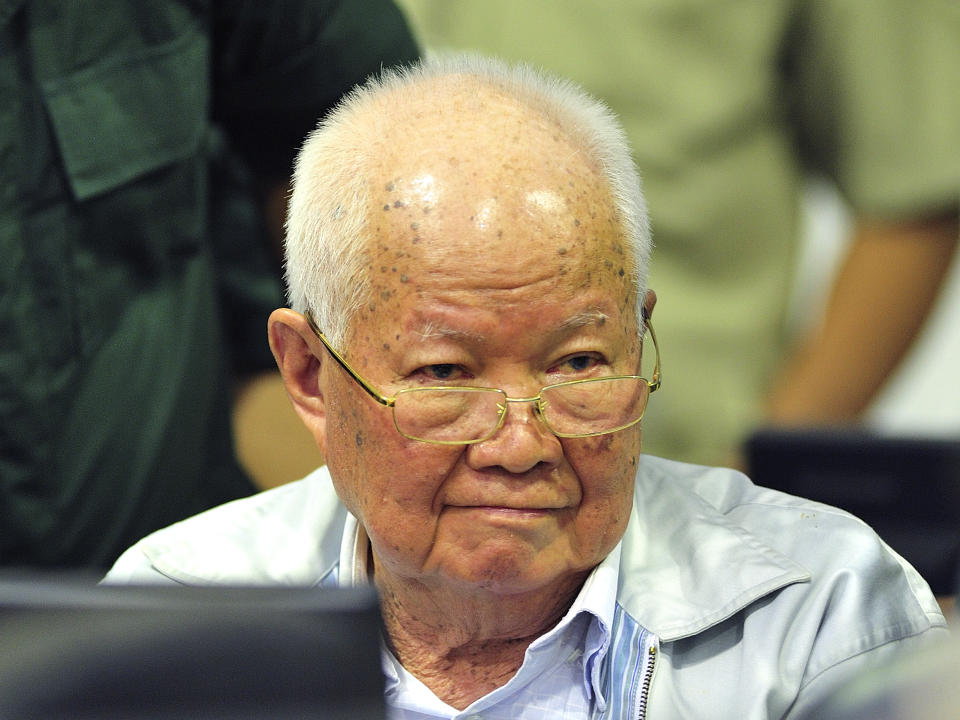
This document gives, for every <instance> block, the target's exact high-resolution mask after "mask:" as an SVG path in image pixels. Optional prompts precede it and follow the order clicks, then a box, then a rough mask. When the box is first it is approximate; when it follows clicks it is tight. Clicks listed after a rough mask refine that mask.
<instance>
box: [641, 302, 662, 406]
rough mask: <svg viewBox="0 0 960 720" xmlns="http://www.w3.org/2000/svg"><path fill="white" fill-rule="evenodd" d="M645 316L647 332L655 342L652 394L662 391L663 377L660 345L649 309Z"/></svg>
mask: <svg viewBox="0 0 960 720" xmlns="http://www.w3.org/2000/svg"><path fill="white" fill-rule="evenodd" d="M641 314H642V315H643V324H644V325H645V326H646V328H647V332H649V333H650V339H651V340H653V353H654V362H653V377H652V378H650V381H649V385H650V392H656V391H657V390H659V389H660V382H661V375H660V345H659V344H658V343H657V334H656V333H655V332H654V331H653V325H652V324H651V322H650V316H649V315H648V314H647V309H646V308H643V311H642V313H641Z"/></svg>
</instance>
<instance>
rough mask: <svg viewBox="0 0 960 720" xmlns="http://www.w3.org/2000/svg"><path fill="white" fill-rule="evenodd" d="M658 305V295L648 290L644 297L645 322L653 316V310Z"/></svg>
mask: <svg viewBox="0 0 960 720" xmlns="http://www.w3.org/2000/svg"><path fill="white" fill-rule="evenodd" d="M656 304H657V294H656V293H655V292H654V291H653V290H647V294H646V295H644V296H643V320H644V322H646V320H647V318H649V317H652V316H653V308H654V306H655V305H656Z"/></svg>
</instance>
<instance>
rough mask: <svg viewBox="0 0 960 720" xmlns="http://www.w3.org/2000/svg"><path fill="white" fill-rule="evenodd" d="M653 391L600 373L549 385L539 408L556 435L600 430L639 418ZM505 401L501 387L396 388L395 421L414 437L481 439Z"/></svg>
mask: <svg viewBox="0 0 960 720" xmlns="http://www.w3.org/2000/svg"><path fill="white" fill-rule="evenodd" d="M649 394H650V387H649V385H648V384H647V382H646V381H645V380H643V379H642V378H633V377H626V378H602V379H597V380H588V381H584V382H576V383H570V384H565V385H556V386H553V387H548V388H545V389H544V390H543V392H542V393H541V401H540V403H539V409H540V412H541V414H542V416H543V419H544V421H545V422H546V424H547V425H548V427H550V429H551V430H553V432H555V433H557V434H558V435H571V436H575V435H596V434H602V433H607V432H614V431H616V430H620V429H623V428H625V427H628V426H630V425H632V424H634V423H635V422H637V421H638V420H639V419H640V417H641V416H642V415H643V410H644V408H645V407H646V401H647V397H648V396H649ZM506 405H507V402H506V395H505V393H503V391H501V390H495V389H484V388H457V387H445V388H412V389H409V390H404V391H402V392H400V393H398V395H397V397H396V403H395V405H394V420H395V422H396V425H397V430H399V431H400V432H401V433H402V434H403V435H405V436H407V437H409V438H413V439H416V440H425V441H428V442H440V443H469V442H477V441H480V440H483V439H485V438H487V437H489V436H490V435H492V434H493V433H494V432H495V431H496V429H497V427H498V426H499V424H500V418H501V415H502V414H503V413H504V412H506Z"/></svg>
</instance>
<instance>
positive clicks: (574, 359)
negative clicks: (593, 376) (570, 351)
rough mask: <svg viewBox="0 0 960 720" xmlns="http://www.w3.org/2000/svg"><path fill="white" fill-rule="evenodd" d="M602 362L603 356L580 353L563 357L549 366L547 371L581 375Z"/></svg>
mask: <svg viewBox="0 0 960 720" xmlns="http://www.w3.org/2000/svg"><path fill="white" fill-rule="evenodd" d="M603 362H604V360H603V358H602V357H600V356H599V355H595V354H587V353H581V354H579V355H570V356H569V357H565V358H564V359H563V360H561V361H560V362H558V363H557V364H556V365H554V366H553V367H551V368H550V370H548V372H550V373H553V374H557V373H559V374H562V375H583V374H586V373H588V372H590V371H591V370H593V369H594V368H596V367H597V366H599V365H601V364H603Z"/></svg>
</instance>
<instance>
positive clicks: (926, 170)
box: [400, 0, 960, 464]
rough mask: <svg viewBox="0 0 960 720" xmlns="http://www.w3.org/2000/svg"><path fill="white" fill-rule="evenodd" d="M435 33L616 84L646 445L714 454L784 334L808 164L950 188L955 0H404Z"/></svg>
mask: <svg viewBox="0 0 960 720" xmlns="http://www.w3.org/2000/svg"><path fill="white" fill-rule="evenodd" d="M400 4H401V6H402V7H404V8H405V9H406V10H407V11H408V17H409V18H410V19H411V22H412V24H413V26H414V30H415V32H418V33H419V35H420V39H421V41H422V42H423V44H424V45H425V46H427V47H428V48H430V49H447V48H458V49H464V48H467V49H472V50H477V51H480V52H485V53H492V54H497V55H501V56H503V57H507V58H512V59H518V60H525V61H528V62H530V63H531V64H534V65H538V66H542V67H545V68H547V69H549V70H552V71H554V72H557V73H559V74H561V75H564V76H567V77H570V78H571V79H573V80H576V81H577V82H579V83H580V84H582V85H584V86H585V87H586V88H587V89H589V90H590V91H591V92H593V93H594V94H595V95H597V96H598V97H601V98H603V99H605V100H606V101H607V102H608V104H610V106H611V107H612V109H613V110H614V111H615V112H616V113H617V114H618V115H619V116H620V118H621V120H622V121H623V123H624V126H625V129H626V131H627V134H628V136H629V138H630V142H631V144H632V146H633V149H634V153H635V158H636V161H637V165H638V166H639V169H640V173H641V176H642V177H643V180H644V186H645V192H646V195H647V199H648V203H649V207H650V213H651V219H652V225H653V234H654V241H655V243H656V247H655V250H654V254H653V261H652V266H651V276H650V284H651V287H652V288H653V289H655V290H656V291H657V295H658V297H659V303H658V304H657V309H656V312H655V313H654V319H655V321H656V322H655V326H656V329H657V333H658V338H659V340H660V343H661V347H662V349H663V362H664V366H663V376H664V384H663V388H662V390H661V391H660V392H658V393H657V394H656V395H655V396H654V397H653V398H652V399H651V402H650V406H649V408H648V409H647V415H646V419H645V421H644V449H645V450H646V451H649V452H652V453H654V454H662V455H667V456H670V457H675V458H678V459H681V460H686V461H693V462H703V463H709V464H716V463H722V462H726V461H728V460H729V459H730V457H729V453H730V452H731V450H732V449H733V448H734V447H735V446H736V445H737V443H738V441H739V440H740V439H741V438H742V436H743V435H744V434H745V433H746V432H747V431H748V430H749V429H750V428H751V427H752V426H753V425H754V423H756V422H757V421H758V420H759V417H760V402H761V399H762V397H763V396H764V394H765V392H766V388H767V386H768V384H769V382H770V380H771V376H772V374H773V371H774V369H775V367H776V366H777V363H778V361H779V359H780V358H781V357H782V355H783V353H784V352H785V349H786V348H785V343H786V342H787V340H788V338H787V336H786V327H785V326H786V323H785V320H786V311H787V304H788V299H789V297H790V292H791V282H792V278H793V272H794V266H795V260H796V258H795V255H796V253H797V235H798V219H799V198H800V196H801V192H800V191H801V189H802V183H803V179H804V175H805V174H807V173H808V172H811V171H813V172H819V173H824V174H826V175H827V176H829V177H830V178H831V179H832V180H833V181H834V182H835V183H836V185H837V186H838V187H839V189H840V191H841V192H842V193H843V195H844V196H845V197H846V199H847V200H848V201H849V203H850V204H851V206H852V208H853V209H854V211H855V212H857V213H862V214H865V215H871V216H874V217H878V218H897V217H908V216H911V215H912V214H913V213H917V212H928V211H940V210H943V209H946V208H950V207H953V208H955V207H956V206H957V197H958V188H960V161H958V158H960V92H958V90H957V88H958V87H960V3H957V2H955V0H604V1H603V2H583V1H582V0H523V2H514V1H513V0H475V1H474V0H462V1H459V0H458V1H448V0H401V2H400Z"/></svg>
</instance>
